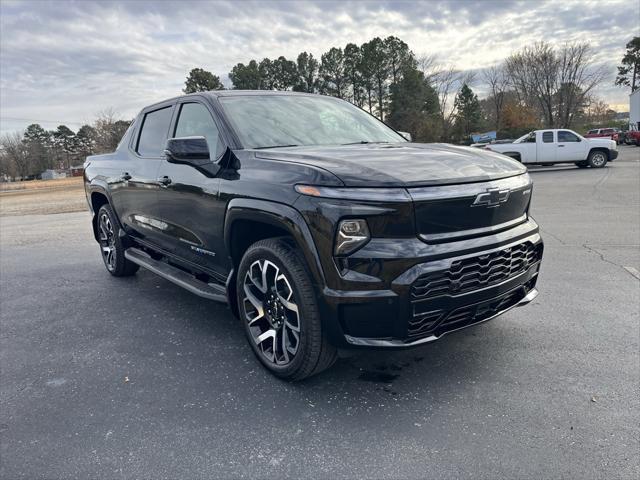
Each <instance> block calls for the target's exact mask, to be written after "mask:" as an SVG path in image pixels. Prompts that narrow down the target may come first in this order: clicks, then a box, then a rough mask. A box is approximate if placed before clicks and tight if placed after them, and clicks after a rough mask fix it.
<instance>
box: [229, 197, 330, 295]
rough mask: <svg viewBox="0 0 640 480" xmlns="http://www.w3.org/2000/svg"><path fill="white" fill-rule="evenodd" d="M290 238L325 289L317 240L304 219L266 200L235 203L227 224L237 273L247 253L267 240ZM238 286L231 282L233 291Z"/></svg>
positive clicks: (315, 280) (315, 282)
mask: <svg viewBox="0 0 640 480" xmlns="http://www.w3.org/2000/svg"><path fill="white" fill-rule="evenodd" d="M279 236H287V237H289V238H291V239H292V241H293V242H294V243H295V245H296V246H297V247H299V248H300V251H301V252H302V254H303V255H304V259H305V261H306V263H307V267H308V268H309V271H310V273H311V277H312V281H313V283H314V284H315V285H324V284H325V281H324V273H323V271H322V266H321V264H320V257H319V256H318V251H317V249H316V246H315V243H314V241H313V237H312V236H311V232H310V230H309V227H308V226H307V224H306V222H305V220H304V218H303V217H302V215H301V214H300V212H298V211H297V210H296V209H294V208H293V207H290V206H288V205H284V204H281V203H276V202H269V201H266V200H250V199H240V198H238V199H233V200H231V201H230V202H229V205H228V207H227V213H226V215H225V221H224V243H225V247H226V250H227V252H228V254H229V257H230V258H231V261H232V263H233V269H234V272H237V268H238V265H239V264H240V260H241V259H242V256H243V255H244V252H246V250H247V249H248V248H249V246H251V245H252V244H253V243H255V242H257V241H259V240H263V239H265V238H273V237H279ZM234 283H235V282H233V281H230V282H228V286H229V287H231V286H232V285H234Z"/></svg>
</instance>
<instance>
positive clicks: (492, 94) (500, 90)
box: [483, 65, 509, 130]
mask: <svg viewBox="0 0 640 480" xmlns="http://www.w3.org/2000/svg"><path fill="white" fill-rule="evenodd" d="M483 77H484V81H485V82H486V83H487V85H488V86H489V101H490V102H491V103H492V106H493V112H494V115H495V124H494V126H495V129H496V130H500V122H501V120H502V109H503V108H504V100H505V92H506V91H507V89H508V88H509V79H508V77H507V75H505V71H504V68H503V67H502V66H495V65H494V66H492V67H490V68H489V69H487V70H485V71H484V74H483Z"/></svg>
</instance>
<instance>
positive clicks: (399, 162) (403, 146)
mask: <svg viewBox="0 0 640 480" xmlns="http://www.w3.org/2000/svg"><path fill="white" fill-rule="evenodd" d="M254 153H255V156H256V158H265V159H270V160H280V161H285V162H293V163H301V164H305V165H310V166H315V167H319V168H322V169H324V170H328V171H330V172H331V173H333V174H334V175H336V176H337V177H338V178H339V179H340V180H341V181H342V182H343V183H344V184H345V186H348V187H414V186H430V185H447V184H456V183H470V182H481V181H487V180H496V179H499V178H506V177H511V176H514V175H520V174H522V173H524V172H526V168H525V167H524V166H523V165H521V164H520V163H518V162H516V161H514V160H511V159H510V158H507V157H505V156H504V155H500V154H497V153H493V152H490V151H486V150H479V149H477V148H471V147H458V146H454V145H447V144H425V143H408V142H401V143H371V144H358V145H344V146H309V147H283V148H272V149H268V150H259V149H257V150H254Z"/></svg>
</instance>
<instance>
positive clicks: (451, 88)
mask: <svg viewBox="0 0 640 480" xmlns="http://www.w3.org/2000/svg"><path fill="white" fill-rule="evenodd" d="M461 78H462V75H461V73H460V72H459V71H458V70H456V69H454V68H453V67H449V68H446V69H443V70H440V71H439V72H438V73H437V74H436V75H435V76H434V77H433V81H434V87H435V89H436V91H437V92H438V107H439V110H440V118H441V121H442V137H443V140H447V139H448V138H449V136H450V133H451V128H452V127H453V121H454V120H455V115H456V107H455V102H454V100H455V95H456V92H457V91H458V85H459V84H460V80H461Z"/></svg>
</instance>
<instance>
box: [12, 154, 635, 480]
mask: <svg viewBox="0 0 640 480" xmlns="http://www.w3.org/2000/svg"><path fill="white" fill-rule="evenodd" d="M532 175H533V178H534V181H535V187H534V205H533V215H534V217H535V218H536V219H537V221H538V222H539V223H540V224H541V226H542V229H543V235H544V239H545V241H546V251H545V258H544V261H543V267H542V273H541V278H540V282H539V284H538V285H539V289H540V292H541V294H540V296H539V297H538V299H537V300H536V301H535V302H534V303H532V304H531V305H529V306H528V307H526V308H521V309H516V310H513V311H511V312H509V313H507V314H506V315H504V316H502V317H500V318H498V319H496V320H494V321H492V322H489V323H487V324H485V325H482V326H478V327H475V328H471V329H467V330H465V331H463V332H459V333H456V334H452V335H449V336H447V337H444V338H443V339H442V340H441V341H439V342H436V343H434V344H431V345H427V346H425V347H421V348H419V349H414V350H409V351H402V352H366V353H361V354H357V355H352V356H347V357H345V358H341V359H340V360H339V362H338V364H337V365H336V366H334V367H333V368H332V369H331V370H330V371H328V372H326V373H324V374H322V375H320V376H317V377H315V378H312V379H311V380H309V381H306V382H304V383H299V384H288V383H284V382H281V381H278V380H275V379H274V378H273V377H272V376H270V375H269V374H268V373H266V372H265V371H264V370H263V369H262V368H261V367H260V366H259V365H258V363H257V362H256V361H255V360H254V358H253V355H252V353H251V351H250V349H249V347H248V346H247V345H246V344H245V339H244V337H243V332H242V330H241V328H240V325H238V323H237V320H235V319H234V318H233V317H232V315H231V314H230V313H229V311H228V309H227V308H226V307H225V306H222V305H219V304H216V303H212V302H209V301H207V300H203V299H201V298H199V297H196V296H193V295H191V294H189V293H188V292H186V291H183V290H181V289H180V288H178V287H176V286H174V285H172V284H171V283H169V282H167V281H165V280H162V279H160V278H158V277H156V276H154V275H153V274H151V273H148V272H145V271H140V272H139V273H138V275H136V276H135V277H132V278H128V279H117V278H112V277H110V276H109V275H108V274H107V273H106V271H105V269H104V267H103V265H102V261H101V259H100V256H99V253H98V248H97V246H96V244H95V242H94V241H93V239H92V235H91V232H90V225H89V215H88V213H85V212H83V213H68V214H59V215H31V216H23V217H4V218H0V235H1V237H0V253H1V262H0V289H1V299H2V302H1V311H0V315H1V323H0V327H1V329H0V342H1V351H0V360H1V364H0V368H1V372H0V373H1V382H0V395H1V396H0V400H1V411H0V435H1V450H0V455H1V457H0V461H1V466H0V476H1V477H2V478H7V479H9V478H11V479H13V478H42V477H47V478H63V477H64V478H121V477H122V478H195V477H220V478H232V477H233V478H238V477H253V478H255V477H257V478H267V477H270V478H282V477H291V478H307V477H313V478H363V477H368V478H418V477H420V478H433V477H437V478H495V477H508V478H561V477H562V478H565V477H569V478H616V479H617V478H638V477H639V476H640V463H639V462H640V460H639V457H638V451H639V447H640V438H639V437H640V434H639V429H638V422H639V420H640V413H639V412H640V400H639V399H640V397H639V396H638V392H639V391H640V384H639V383H640V355H639V336H640V326H639V324H640V315H639V313H640V312H639V310H640V306H639V305H640V278H639V274H638V270H640V148H637V147H621V156H620V158H619V159H618V160H616V161H615V162H613V163H612V164H610V165H609V167H608V168H605V169H600V170H595V169H578V168H575V167H573V166H569V167H561V166H558V167H550V168H533V169H532Z"/></svg>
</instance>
